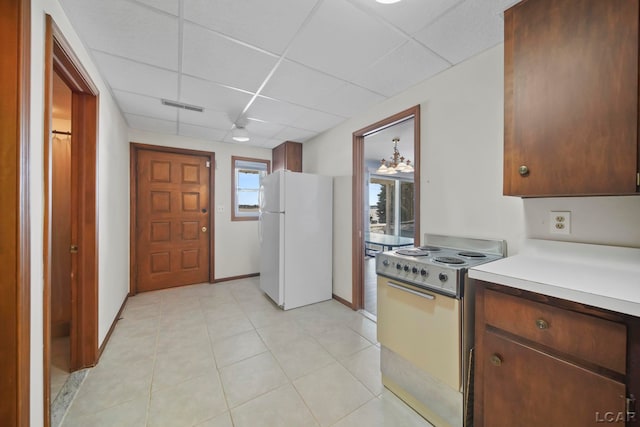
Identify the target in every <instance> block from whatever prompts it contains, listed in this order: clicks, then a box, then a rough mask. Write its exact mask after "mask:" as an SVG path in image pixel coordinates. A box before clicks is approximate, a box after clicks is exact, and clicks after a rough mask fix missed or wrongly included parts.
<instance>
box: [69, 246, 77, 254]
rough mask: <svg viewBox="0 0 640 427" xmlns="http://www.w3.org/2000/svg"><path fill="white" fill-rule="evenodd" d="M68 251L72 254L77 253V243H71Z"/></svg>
mask: <svg viewBox="0 0 640 427" xmlns="http://www.w3.org/2000/svg"><path fill="white" fill-rule="evenodd" d="M69 252H70V253H72V254H77V253H78V245H71V247H70V248H69Z"/></svg>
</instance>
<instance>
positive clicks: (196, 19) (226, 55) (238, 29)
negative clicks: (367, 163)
mask: <svg viewBox="0 0 640 427" xmlns="http://www.w3.org/2000/svg"><path fill="white" fill-rule="evenodd" d="M60 1H61V3H62V6H63V8H64V9H65V11H66V13H67V15H68V16H69V19H70V20H71V23H72V25H73V26H74V28H75V29H76V30H77V32H78V33H79V35H80V36H81V38H82V39H83V40H84V42H85V44H86V46H87V48H88V50H89V52H90V54H91V55H92V57H93V58H94V60H95V62H96V64H97V66H98V68H99V70H100V72H101V74H102V76H103V77H104V79H105V80H106V82H107V83H108V84H109V86H110V87H111V90H112V93H113V95H114V97H115V99H116V101H117V103H118V105H119V106H120V109H121V110H122V112H123V113H124V115H125V118H126V119H127V122H128V123H129V126H131V127H132V128H136V129H142V130H149V131H155V132H161V133H169V134H177V135H183V136H189V137H196V138H203V139H207V140H215V141H225V142H229V143H234V144H238V143H237V142H233V141H232V139H231V130H232V127H233V123H234V122H235V121H237V120H238V119H245V120H247V126H246V128H247V130H248V131H249V133H250V135H251V140H250V141H249V142H247V143H246V144H248V145H254V146H260V147H266V148H272V147H275V146H276V145H278V144H280V143H281V142H283V141H286V140H290V141H298V142H304V141H306V140H308V139H310V138H312V137H313V136H315V135H317V134H319V133H321V132H323V131H325V130H327V129H329V128H332V127H334V126H336V125H337V124H339V123H341V122H342V121H344V120H346V119H348V118H349V117H352V116H354V115H356V114H357V113H358V112H360V111H362V110H364V109H366V108H368V107H369V106H371V105H373V104H375V103H379V102H381V101H383V100H385V99H387V98H389V97H392V96H394V95H396V94H398V93H400V92H402V91H404V90H406V89H408V88H410V87H411V86H413V85H415V84H417V83H419V82H421V81H423V80H426V79H428V78H429V77H432V76H433V75H435V74H437V73H439V72H441V71H443V70H445V69H447V68H449V67H451V66H452V65H455V64H457V63H459V62H461V61H463V60H465V59H467V58H469V57H471V56H473V55H475V54H477V53H479V52H481V51H483V50H486V49H488V48H490V47H492V46H495V45H496V44H498V43H500V42H502V40H503V35H502V34H503V20H502V11H503V10H504V9H506V8H508V7H509V6H511V5H512V4H514V3H516V2H517V1H519V0H403V1H401V2H400V3H396V4H391V5H384V4H378V3H376V2H375V0H108V1H105V0H60ZM162 98H165V99H169V100H173V101H179V102H184V103H186V104H192V105H197V106H201V107H204V112H202V113H198V112H193V111H187V110H182V109H178V108H175V107H168V106H165V105H162V104H161V102H160V100H161V99H162Z"/></svg>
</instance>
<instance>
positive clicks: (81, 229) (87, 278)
mask: <svg viewBox="0 0 640 427" xmlns="http://www.w3.org/2000/svg"><path fill="white" fill-rule="evenodd" d="M44 46H45V54H44V126H43V130H44V132H43V134H44V135H43V137H44V164H43V168H44V187H43V189H44V205H43V208H44V233H43V235H44V247H43V264H44V271H43V273H44V283H43V323H44V325H43V335H44V337H43V338H44V355H43V361H44V369H43V370H44V415H45V417H44V422H45V426H48V425H50V414H51V411H50V405H51V392H50V382H51V379H50V366H51V224H52V216H51V215H52V212H51V202H52V197H51V196H52V184H53V182H52V176H51V174H52V159H53V155H52V154H53V153H52V150H53V145H52V144H51V131H52V130H53V129H52V128H51V127H52V126H51V117H52V106H53V104H52V103H53V74H54V72H55V73H57V74H58V76H59V77H60V78H61V79H62V80H63V81H64V82H65V83H66V84H67V86H68V87H69V88H70V89H71V91H72V120H71V134H72V138H73V139H72V143H71V144H72V149H71V153H72V154H71V190H70V191H71V203H72V209H71V210H72V218H71V222H72V225H71V230H72V231H71V234H72V244H76V245H77V246H78V247H79V248H80V249H79V251H78V253H77V254H76V255H75V257H72V272H75V275H74V277H73V278H72V280H71V330H70V348H71V352H70V353H71V360H70V368H71V370H72V371H75V370H78V369H81V368H85V367H90V366H94V365H95V364H96V363H97V362H98V357H99V348H98V199H97V193H98V186H97V183H98V176H97V169H98V165H97V161H98V157H97V154H98V95H99V91H98V89H97V87H96V85H95V84H94V83H93V81H92V80H91V77H90V76H89V73H88V72H87V71H86V69H85V68H84V67H83V66H82V63H81V62H80V60H79V59H78V57H77V56H76V55H75V53H74V51H73V49H72V48H71V45H70V44H69V42H68V41H67V40H66V38H65V37H64V35H63V34H62V32H61V31H60V29H59V28H58V27H57V25H56V24H55V22H54V20H53V18H52V17H51V16H50V15H46V18H45V44H44ZM73 258H75V259H73Z"/></svg>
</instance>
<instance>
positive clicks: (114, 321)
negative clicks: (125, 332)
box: [98, 295, 129, 357]
mask: <svg viewBox="0 0 640 427" xmlns="http://www.w3.org/2000/svg"><path fill="white" fill-rule="evenodd" d="M128 300H129V295H127V297H126V298H125V299H124V301H122V305H121V306H120V310H118V314H116V317H115V318H114V319H113V322H111V327H110V328H109V331H108V332H107V335H106V336H105V337H104V341H102V344H101V345H100V348H99V349H98V356H99V357H102V352H104V349H105V348H106V347H107V343H108V342H109V339H111V334H113V331H114V330H115V329H116V324H117V323H118V321H119V320H120V319H121V318H122V312H123V311H124V307H125V306H126V305H127V301H128Z"/></svg>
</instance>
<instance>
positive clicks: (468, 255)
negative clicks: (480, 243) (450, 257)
mask: <svg viewBox="0 0 640 427" xmlns="http://www.w3.org/2000/svg"><path fill="white" fill-rule="evenodd" d="M458 255H460V256H463V257H465V258H486V257H487V256H486V255H485V254H481V253H480V252H458Z"/></svg>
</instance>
